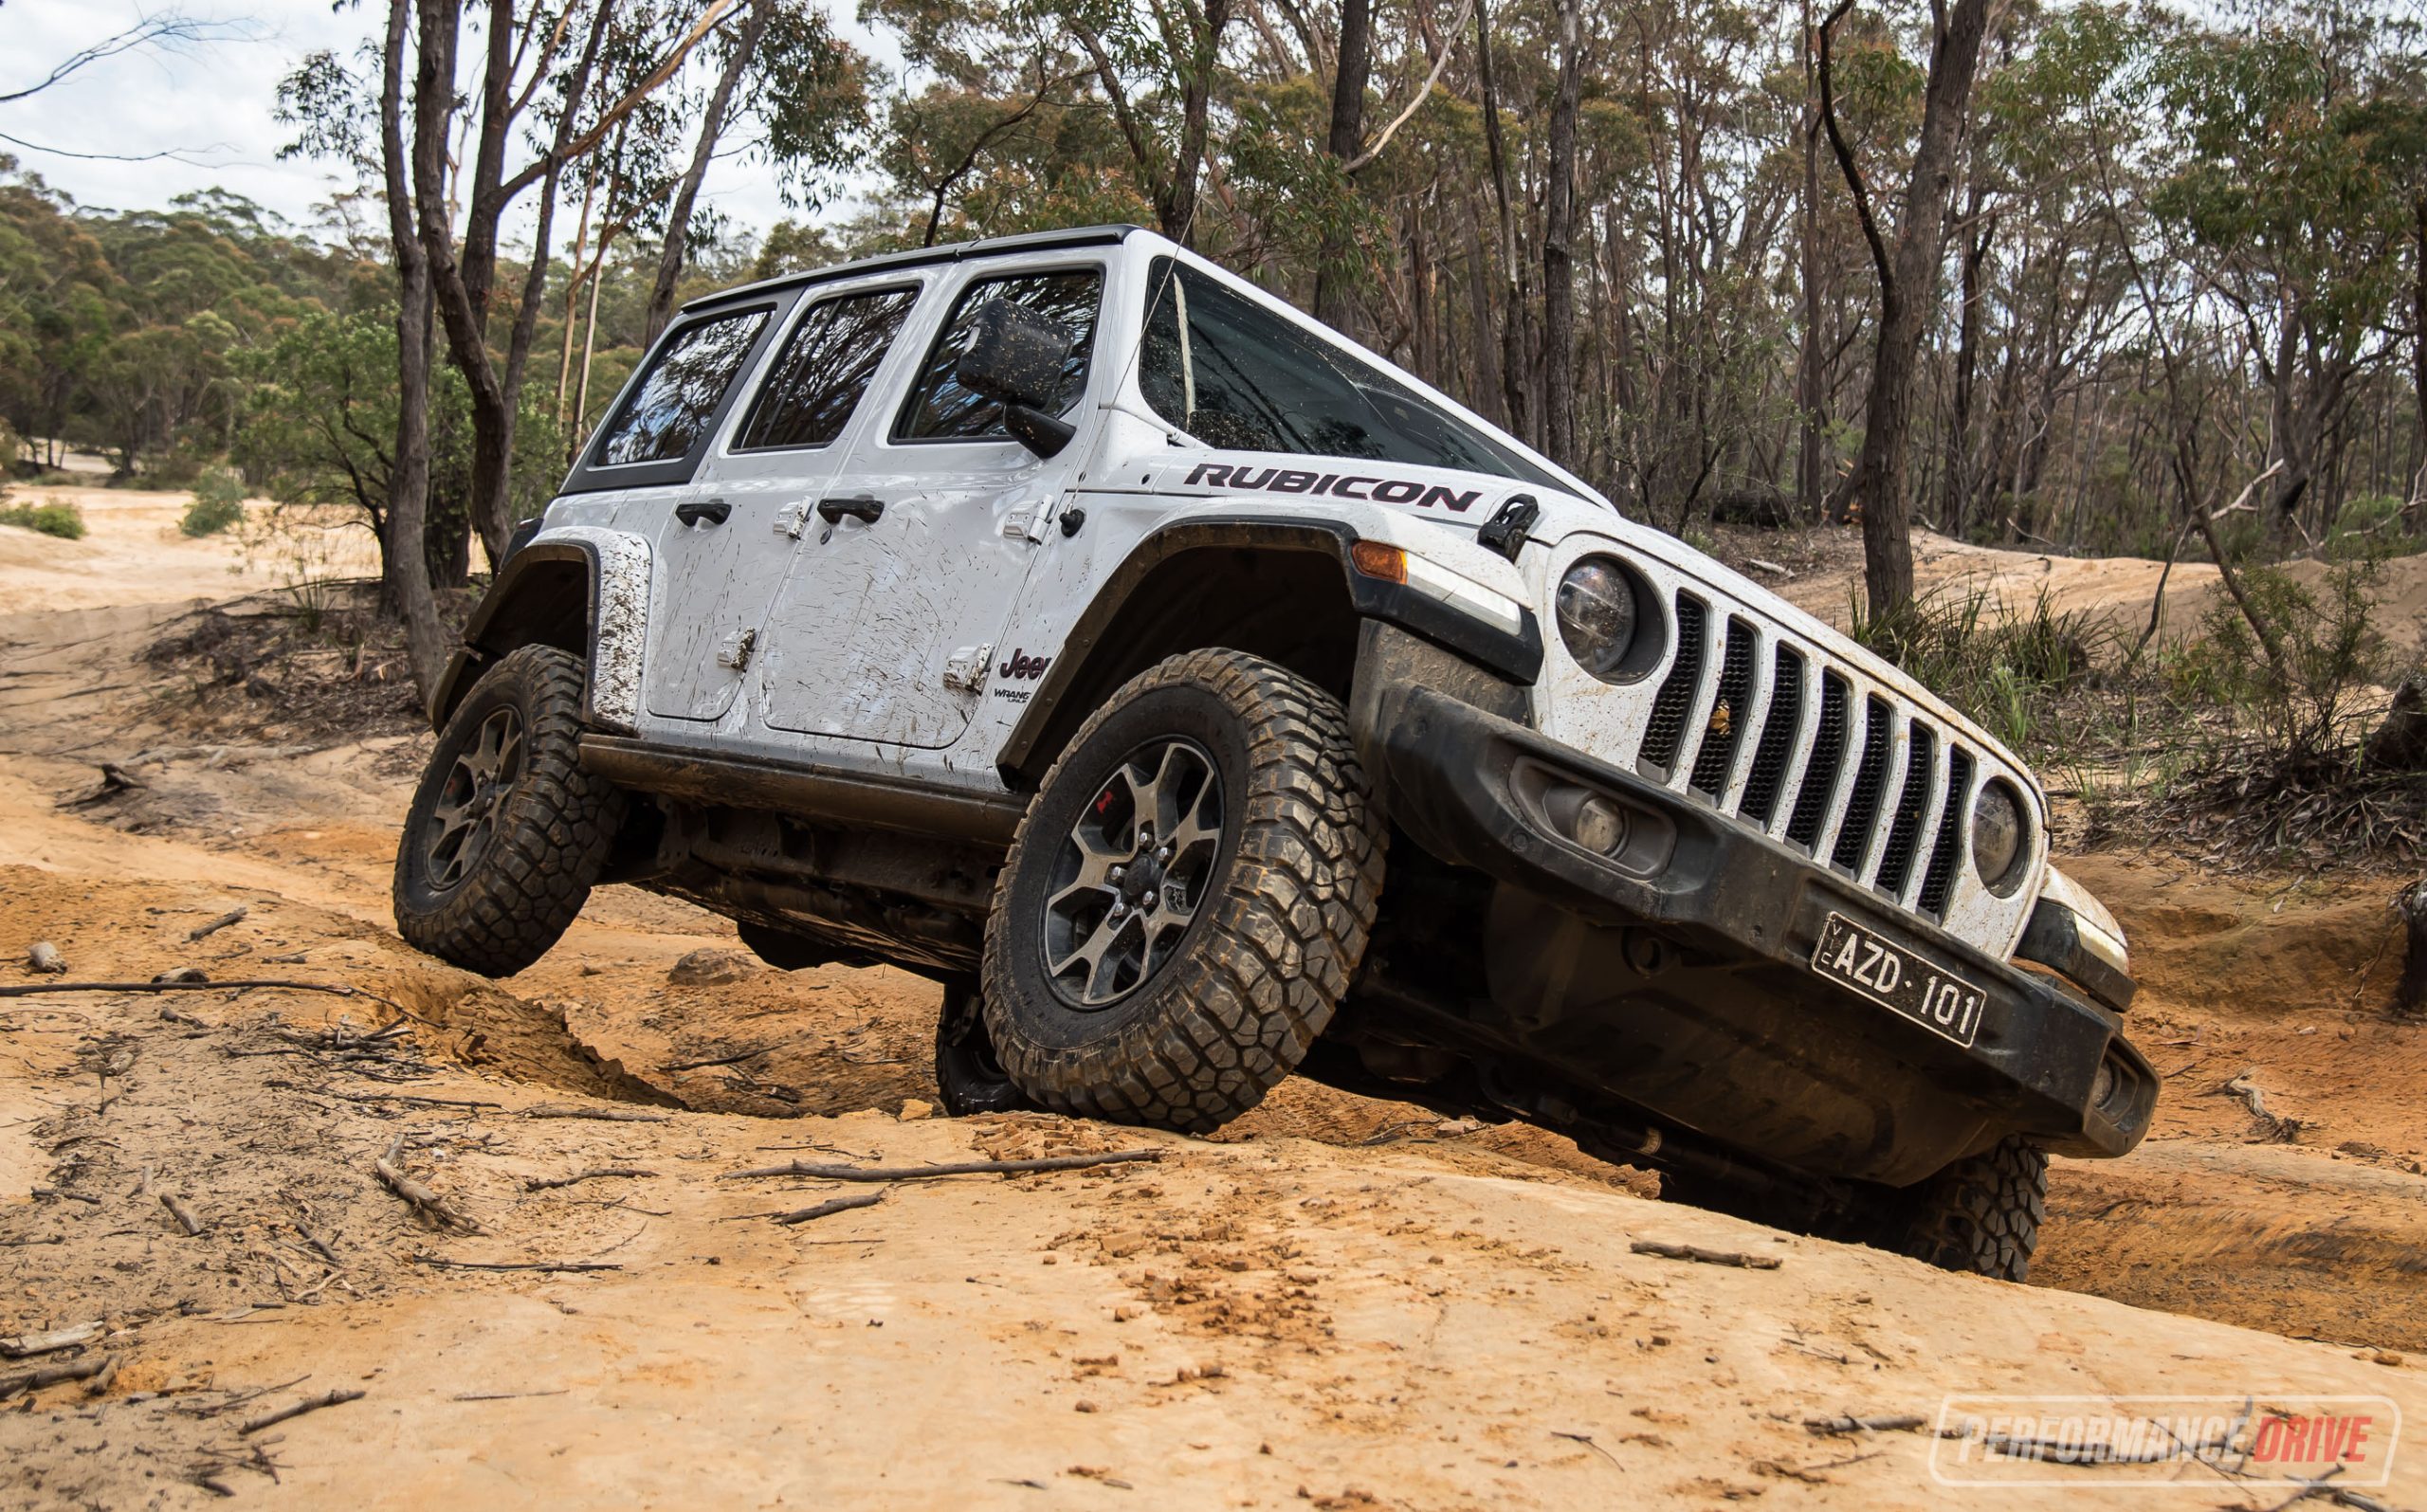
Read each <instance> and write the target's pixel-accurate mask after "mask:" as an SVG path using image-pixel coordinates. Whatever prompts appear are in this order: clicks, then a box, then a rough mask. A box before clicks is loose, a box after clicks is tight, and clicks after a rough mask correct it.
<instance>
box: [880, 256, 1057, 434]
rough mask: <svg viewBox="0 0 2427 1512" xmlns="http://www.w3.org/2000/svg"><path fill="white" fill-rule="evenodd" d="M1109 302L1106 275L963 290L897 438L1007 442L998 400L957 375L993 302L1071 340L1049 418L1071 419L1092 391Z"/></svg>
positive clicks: (990, 282)
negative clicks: (1045, 322) (1099, 316)
mask: <svg viewBox="0 0 2427 1512" xmlns="http://www.w3.org/2000/svg"><path fill="white" fill-rule="evenodd" d="M1103 299H1104V274H1103V273H1102V272H1101V271H1100V270H1098V269H1095V268H1087V269H1085V270H1081V271H1072V272H1065V273H1014V274H1013V275H1011V276H1010V277H1007V278H995V279H980V280H978V281H977V282H975V283H972V284H971V285H969V287H968V288H966V289H963V290H962V291H961V294H960V298H959V299H958V301H955V302H954V304H953V307H952V318H951V319H948V320H946V321H945V322H944V329H943V334H942V335H941V336H940V337H937V338H936V344H935V348H934V350H932V351H931V352H929V353H928V354H927V361H926V365H925V366H924V367H923V368H922V369H921V370H920V373H919V386H918V387H917V388H916V389H914V390H912V391H911V393H910V403H909V405H908V407H907V408H906V409H904V410H903V412H902V423H901V425H900V426H899V427H898V428H896V430H895V432H894V434H895V437H896V438H897V439H899V440H903V441H965V440H972V439H977V438H991V437H995V436H1002V435H1008V434H1009V433H1010V432H1008V431H1006V430H1005V429H1004V428H1003V416H1002V410H1001V409H1000V407H999V406H997V405H996V404H995V401H993V400H992V399H988V398H986V397H984V396H983V395H981V394H978V393H976V392H973V391H971V390H969V389H964V388H962V387H961V385H960V380H959V379H958V378H956V377H954V376H953V369H954V368H955V367H956V366H957V365H958V363H959V361H960V355H961V354H962V353H964V352H966V351H968V350H969V337H970V333H971V330H972V328H973V327H974V326H975V325H976V320H977V312H978V311H979V310H980V309H982V308H984V307H985V304H986V302H987V301H989V300H1009V301H1012V302H1013V303H1014V304H1023V305H1026V306H1027V307H1028V308H1030V309H1031V310H1033V311H1035V312H1036V313H1037V314H1039V315H1042V316H1044V317H1045V318H1046V319H1049V320H1051V321H1053V322H1054V323H1055V324H1056V325H1059V326H1060V327H1062V329H1063V330H1065V331H1067V332H1068V333H1069V334H1070V355H1068V357H1065V358H1064V359H1063V361H1062V382H1061V385H1060V387H1058V388H1057V389H1055V391H1054V394H1053V402H1052V403H1051V404H1050V405H1048V406H1047V407H1046V409H1047V411H1048V412H1049V413H1052V414H1062V413H1065V412H1067V411H1068V410H1069V409H1070V407H1071V406H1072V405H1074V404H1076V403H1078V401H1079V396H1080V395H1081V394H1082V393H1084V392H1086V387H1087V358H1088V355H1089V354H1090V353H1092V352H1093V351H1094V349H1095V344H1096V308H1097V306H1098V305H1099V304H1101V303H1102V302H1103Z"/></svg>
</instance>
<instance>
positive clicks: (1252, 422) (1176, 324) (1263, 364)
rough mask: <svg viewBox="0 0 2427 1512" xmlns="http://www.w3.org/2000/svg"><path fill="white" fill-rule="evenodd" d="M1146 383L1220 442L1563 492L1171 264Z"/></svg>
mask: <svg viewBox="0 0 2427 1512" xmlns="http://www.w3.org/2000/svg"><path fill="white" fill-rule="evenodd" d="M1146 286H1147V289H1148V291H1149V293H1148V298H1150V299H1152V300H1153V301H1154V304H1153V307H1152V309H1151V310H1150V311H1149V312H1148V314H1147V317H1146V338H1145V345H1144V349H1143V350H1142V352H1141V354H1140V357H1139V368H1138V386H1139V388H1140V390H1141V392H1143V393H1144V394H1145V398H1146V403H1147V404H1148V405H1150V406H1152V407H1153V409H1154V410H1155V412H1156V413H1157V414H1159V415H1161V416H1162V417H1163V418H1164V419H1166V420H1168V421H1170V422H1171V423H1172V424H1173V425H1175V426H1177V427H1178V428H1180V429H1182V430H1184V431H1186V432H1188V433H1189V434H1190V435H1192V436H1195V438H1196V439H1197V440H1199V441H1201V442H1203V443H1205V444H1206V445H1207V446H1215V447H1220V448H1222V449H1224V450H1231V451H1277V452H1287V453H1299V454H1303V455H1307V456H1317V457H1343V458H1345V457H1360V458H1367V459H1371V460H1372V461H1375V462H1403V463H1414V464H1415V465H1420V466H1426V467H1455V468H1460V469H1462V470H1465V471H1468V472H1490V473H1498V474H1500V475H1501V476H1502V477H1504V478H1516V479H1520V480H1523V481H1524V482H1526V483H1537V484H1540V485H1542V486H1543V487H1547V488H1558V487H1561V486H1563V485H1562V484H1560V483H1558V482H1556V481H1555V480H1553V479H1552V478H1551V477H1549V476H1548V475H1547V474H1545V473H1543V472H1542V470H1541V469H1540V468H1538V467H1536V466H1534V465H1532V464H1531V463H1528V462H1527V461H1526V460H1525V459H1524V458H1523V457H1521V456H1519V455H1518V454H1517V453H1516V452H1515V451H1513V450H1511V449H1509V448H1508V447H1507V446H1504V445H1502V444H1501V443H1500V442H1498V441H1497V440H1495V439H1493V438H1492V437H1491V436H1489V435H1487V434H1486V433H1485V432H1483V431H1481V430H1479V429H1476V428H1474V427H1472V426H1470V425H1469V424H1468V423H1467V422H1465V421H1464V420H1461V419H1459V418H1458V417H1457V416H1456V415H1453V414H1451V413H1449V412H1448V411H1447V410H1441V409H1439V408H1437V407H1436V406H1435V405H1434V404H1433V403H1432V401H1431V400H1429V399H1427V398H1425V397H1424V396H1423V395H1422V394H1420V393H1418V392H1416V391H1414V389H1411V388H1409V387H1408V386H1407V385H1406V384H1404V383H1401V382H1400V381H1399V380H1398V379H1396V378H1395V377H1393V376H1392V375H1391V374H1390V373H1387V372H1385V371H1383V370H1382V369H1381V368H1379V367H1378V366H1376V365H1374V364H1372V363H1370V362H1366V361H1361V360H1359V358H1358V357H1357V356H1355V355H1352V354H1351V353H1349V352H1347V351H1345V350H1343V349H1341V348H1340V347H1337V346H1334V345H1333V344H1332V343H1330V342H1328V341H1325V340H1323V339H1322V338H1321V337H1317V336H1315V335H1314V334H1313V333H1311V332H1308V331H1306V330H1304V329H1303V328H1301V327H1299V326H1297V325H1295V324H1293V323H1292V322H1290V321H1288V320H1286V319H1283V318H1282V317H1280V316H1279V315H1276V314H1274V313H1273V312H1272V311H1270V310H1268V309H1267V308H1265V307H1264V306H1263V305H1261V304H1258V303H1257V302H1255V301H1253V300H1250V299H1248V298H1246V297H1245V296H1243V295H1241V294H1239V293H1237V292H1236V291H1234V290H1232V289H1228V288H1225V287H1223V286H1222V285H1221V284H1220V283H1217V282H1214V281H1213V280H1212V279H1209V278H1206V277H1204V276H1203V275H1201V274H1199V273H1197V272H1195V270H1194V269H1190V268H1182V267H1178V266H1176V265H1175V264H1174V263H1173V261H1172V260H1171V259H1170V258H1159V259H1157V260H1156V262H1155V265H1154V269H1153V272H1152V274H1151V275H1150V276H1149V278H1148V280H1147V284H1146Z"/></svg>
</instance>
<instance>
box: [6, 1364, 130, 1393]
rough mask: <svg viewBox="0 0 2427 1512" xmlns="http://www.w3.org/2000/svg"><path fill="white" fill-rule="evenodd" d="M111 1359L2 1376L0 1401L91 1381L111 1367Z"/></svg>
mask: <svg viewBox="0 0 2427 1512" xmlns="http://www.w3.org/2000/svg"><path fill="white" fill-rule="evenodd" d="M116 1358H117V1357H116V1356H114V1355H113V1356H111V1357H110V1358H109V1359H71V1360H67V1361H64V1362H63V1363H61V1364H57V1365H38V1366H36V1367H34V1368H33V1369H32V1370H27V1371H19V1372H18V1373H17V1374H16V1375H0V1401H6V1400H8V1399H9V1397H11V1396H14V1395H16V1394H18V1393H19V1392H38V1391H41V1390H42V1389H43V1388H44V1387H46V1386H55V1385H57V1384H59V1383H60V1382H61V1381H82V1380H90V1379H92V1378H93V1377H94V1376H96V1375H100V1373H101V1372H103V1371H105V1370H107V1369H108V1368H109V1367H110V1362H111V1360H114V1359H116Z"/></svg>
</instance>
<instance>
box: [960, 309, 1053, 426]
mask: <svg viewBox="0 0 2427 1512" xmlns="http://www.w3.org/2000/svg"><path fill="white" fill-rule="evenodd" d="M1070 343H1071V336H1070V333H1069V332H1068V330H1066V329H1065V328H1064V327H1063V326H1061V325H1060V324H1059V323H1057V322H1055V321H1053V320H1050V319H1047V318H1046V317H1044V316H1042V315H1039V314H1037V313H1036V312H1035V311H1034V310H1031V309H1029V308H1028V307H1026V306H1025V305H1019V304H1014V303H1013V302H1012V301H1009V300H1000V299H997V300H989V301H986V302H985V303H984V304H982V305H980V306H979V307H978V310H977V318H976V319H975V320H974V321H972V322H971V329H970V335H969V346H968V348H967V350H965V351H963V352H962V353H961V355H960V361H959V362H958V364H956V365H955V366H954V369H953V376H954V377H956V378H958V379H959V380H960V384H961V387H963V388H965V389H967V390H969V391H970V392H973V393H977V394H982V395H984V396H985V397H987V398H989V399H992V400H995V402H996V403H998V404H1000V405H1001V406H1002V407H1003V428H1004V429H1006V430H1009V431H1010V432H1011V433H1012V434H1013V435H1014V436H1016V437H1018V438H1019V440H1020V443H1021V444H1022V445H1023V446H1027V447H1028V448H1029V450H1031V451H1033V452H1035V453H1036V454H1037V455H1038V456H1040V457H1051V456H1054V455H1055V454H1057V453H1059V452H1060V451H1061V449H1062V448H1063V447H1064V446H1068V445H1069V444H1070V438H1071V437H1072V436H1074V435H1077V434H1078V430H1077V428H1074V427H1072V426H1070V425H1068V424H1067V423H1065V422H1064V421H1063V420H1061V419H1060V418H1058V417H1056V416H1054V415H1050V414H1048V413H1046V411H1045V408H1044V407H1045V406H1047V405H1049V404H1051V403H1052V402H1053V397H1054V392H1055V391H1056V390H1058V389H1060V388H1061V386H1062V364H1063V362H1064V361H1065V360H1066V359H1068V356H1069V355H1070Z"/></svg>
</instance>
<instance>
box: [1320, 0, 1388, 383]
mask: <svg viewBox="0 0 2427 1512" xmlns="http://www.w3.org/2000/svg"><path fill="white" fill-rule="evenodd" d="M1373 22H1374V8H1373V0H1341V4H1340V66H1339V70H1338V72H1337V73H1336V74H1335V75H1334V76H1333V79H1332V87H1331V136H1330V137H1329V138H1328V140H1327V141H1326V142H1325V144H1324V145H1325V147H1326V149H1327V150H1328V151H1329V152H1330V154H1331V156H1332V161H1333V162H1335V163H1338V164H1339V165H1340V169H1341V177H1342V179H1343V180H1346V183H1345V185H1344V186H1343V187H1344V188H1346V189H1347V190H1348V191H1349V192H1352V193H1353V192H1354V191H1355V179H1354V177H1353V176H1352V171H1351V170H1350V169H1349V167H1348V165H1349V164H1350V163H1352V162H1355V161H1356V160H1357V155H1358V154H1359V153H1360V152H1363V151H1364V150H1365V86H1366V84H1367V83H1368V82H1370V80H1371V79H1372V77H1373V66H1374V25H1373ZM1355 252H1356V246H1355V243H1354V242H1353V241H1352V240H1351V239H1350V238H1349V236H1348V234H1347V232H1346V231H1345V230H1344V229H1343V228H1341V227H1340V226H1339V225H1338V224H1337V223H1336V222H1333V221H1331V220H1328V219H1327V220H1326V222H1325V224H1324V226H1323V246H1322V248H1321V250H1320V251H1319V252H1318V253H1317V254H1316V261H1315V319H1318V320H1321V321H1323V324H1325V325H1328V326H1330V327H1331V328H1332V329H1333V330H1335V331H1338V332H1340V333H1341V334H1342V335H1344V336H1345V335H1350V334H1353V333H1351V332H1350V331H1349V329H1348V322H1349V321H1350V319H1352V318H1353V317H1354V315H1355V312H1356V306H1355V304H1354V302H1353V301H1351V300H1350V299H1349V291H1350V290H1351V289H1352V288H1354V287H1356V283H1357V281H1356V279H1355V278H1354V277H1353V276H1351V274H1350V271H1349V268H1348V261H1349V259H1350V258H1351V257H1352V256H1354V255H1355Z"/></svg>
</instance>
